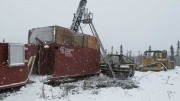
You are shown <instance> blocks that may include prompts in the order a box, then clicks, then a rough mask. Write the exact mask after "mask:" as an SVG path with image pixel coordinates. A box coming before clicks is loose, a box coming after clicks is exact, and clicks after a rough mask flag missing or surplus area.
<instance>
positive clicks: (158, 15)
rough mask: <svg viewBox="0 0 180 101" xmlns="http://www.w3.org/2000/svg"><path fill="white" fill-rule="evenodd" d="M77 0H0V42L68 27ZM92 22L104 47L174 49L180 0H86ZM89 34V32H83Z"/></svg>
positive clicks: (179, 37)
mask: <svg viewBox="0 0 180 101" xmlns="http://www.w3.org/2000/svg"><path fill="white" fill-rule="evenodd" d="M79 1H80V0H0V42H2V40H3V38H4V39H5V40H6V41H7V42H15V43H17V42H20V43H27V36H28V30H30V29H32V28H36V27H45V26H51V25H59V26H63V27H67V28H68V27H70V25H71V23H72V19H73V13H74V12H76V10H77V7H78V4H79ZM87 7H88V8H89V10H90V11H91V12H93V13H94V20H93V22H94V25H95V27H96V30H97V32H98V34H99V36H100V39H101V41H102V43H103V45H104V47H105V48H106V49H108V50H109V51H110V47H111V46H114V48H115V49H116V50H118V51H119V47H120V45H121V44H122V45H123V47H124V53H126V52H127V50H130V49H131V50H132V51H133V52H134V54H137V53H138V51H139V50H140V51H141V52H143V51H145V50H147V49H148V47H149V45H151V47H152V49H155V50H161V49H166V50H170V45H173V46H174V48H175V49H176V47H177V46H176V44H177V41H178V40H180V0H88V2H87ZM87 33H89V34H91V32H87Z"/></svg>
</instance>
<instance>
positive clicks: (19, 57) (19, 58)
mask: <svg viewBox="0 0 180 101" xmlns="http://www.w3.org/2000/svg"><path fill="white" fill-rule="evenodd" d="M8 64H9V67H13V66H22V65H24V64H25V50H24V44H9V45H8Z"/></svg>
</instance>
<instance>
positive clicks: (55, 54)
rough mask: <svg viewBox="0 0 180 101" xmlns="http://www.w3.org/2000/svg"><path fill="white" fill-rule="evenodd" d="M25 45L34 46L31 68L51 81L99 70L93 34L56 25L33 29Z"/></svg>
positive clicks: (98, 52)
mask: <svg viewBox="0 0 180 101" xmlns="http://www.w3.org/2000/svg"><path fill="white" fill-rule="evenodd" d="M28 41H29V44H35V45H36V46H38V54H37V59H36V62H35V63H36V64H35V67H34V69H35V71H36V72H38V73H39V74H40V75H50V79H51V80H58V79H60V78H65V77H79V76H88V75H94V74H98V73H100V63H99V62H100V49H99V44H98V42H97V39H96V37H94V36H91V35H87V34H82V33H77V32H74V31H71V30H69V29H67V28H63V27H60V26H49V27H41V28H34V29H32V30H30V31H29V37H28Z"/></svg>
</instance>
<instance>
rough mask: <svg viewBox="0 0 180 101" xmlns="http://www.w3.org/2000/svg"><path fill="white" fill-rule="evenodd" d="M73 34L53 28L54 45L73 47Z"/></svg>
mask: <svg viewBox="0 0 180 101" xmlns="http://www.w3.org/2000/svg"><path fill="white" fill-rule="evenodd" d="M74 35H75V32H74V31H71V30H69V29H67V28H63V27H60V26H55V40H56V43H60V44H65V45H74Z"/></svg>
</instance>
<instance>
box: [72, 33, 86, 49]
mask: <svg viewBox="0 0 180 101" xmlns="http://www.w3.org/2000/svg"><path fill="white" fill-rule="evenodd" d="M87 43H88V40H87V35H85V34H76V35H75V36H74V46H79V47H85V48H86V47H87Z"/></svg>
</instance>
